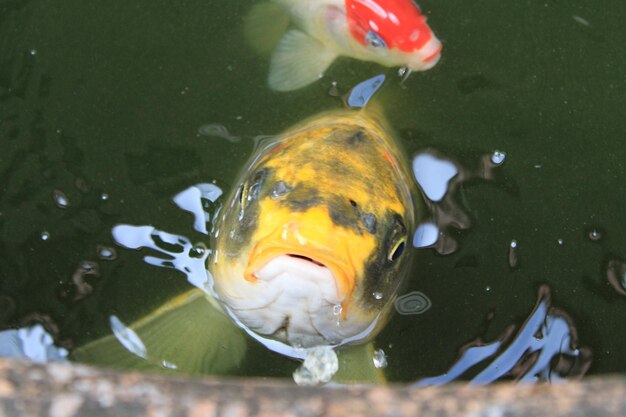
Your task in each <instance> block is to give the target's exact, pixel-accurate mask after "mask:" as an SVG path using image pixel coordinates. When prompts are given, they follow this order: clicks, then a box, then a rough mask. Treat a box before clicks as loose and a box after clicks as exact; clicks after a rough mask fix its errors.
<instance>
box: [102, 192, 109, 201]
mask: <svg viewBox="0 0 626 417" xmlns="http://www.w3.org/2000/svg"><path fill="white" fill-rule="evenodd" d="M108 199H109V195H108V194H107V193H102V194H101V195H100V200H102V201H107V200H108Z"/></svg>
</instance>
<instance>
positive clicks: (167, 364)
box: [70, 290, 246, 374]
mask: <svg viewBox="0 0 626 417" xmlns="http://www.w3.org/2000/svg"><path fill="white" fill-rule="evenodd" d="M129 327H130V329H131V330H132V331H133V332H134V333H135V334H136V335H137V336H138V337H139V339H140V340H141V342H142V344H143V346H144V347H145V352H146V354H145V355H144V356H145V357H141V356H140V355H137V354H133V353H131V352H130V351H129V350H127V349H126V348H125V347H124V346H123V345H122V344H121V343H120V341H119V340H118V339H117V338H116V337H114V336H112V335H111V336H107V337H104V338H102V339H98V340H96V341H94V342H91V343H88V344H87V345H85V346H81V347H79V348H78V349H76V350H74V351H73V352H72V353H71V355H70V359H72V360H74V361H78V362H87V363H92V364H97V365H101V366H109V367H114V368H123V369H139V370H155V371H167V370H169V369H175V370H177V371H182V372H185V373H188V374H200V373H201V374H224V373H227V372H228V371H230V370H232V369H233V368H235V367H237V366H238V365H239V363H240V362H241V361H242V359H243V357H244V354H245V351H246V336H245V334H244V333H243V331H241V329H239V328H238V327H237V326H236V325H235V324H233V323H232V322H231V320H230V319H229V318H228V317H226V315H225V314H224V313H222V312H221V311H220V310H218V309H217V308H215V307H214V306H213V305H212V304H211V303H210V302H209V300H207V298H206V297H205V295H204V294H203V293H202V292H201V291H199V290H192V291H190V292H188V293H186V294H184V295H182V296H179V297H177V299H176V300H175V301H172V302H170V303H168V304H166V305H165V306H163V307H161V308H159V309H157V310H156V311H155V312H153V313H152V314H150V315H149V316H147V317H145V318H144V319H141V320H139V321H137V322H135V323H133V324H131V325H130V326H129Z"/></svg>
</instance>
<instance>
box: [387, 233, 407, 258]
mask: <svg viewBox="0 0 626 417" xmlns="http://www.w3.org/2000/svg"><path fill="white" fill-rule="evenodd" d="M405 245H406V236H402V237H401V238H400V239H399V240H398V241H397V242H396V243H395V244H394V245H393V246H392V247H391V250H390V251H389V254H388V255H387V259H388V260H389V261H390V262H395V261H396V260H397V259H398V258H399V257H400V255H402V252H404V247H405Z"/></svg>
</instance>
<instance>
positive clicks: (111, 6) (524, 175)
mask: <svg viewBox="0 0 626 417" xmlns="http://www.w3.org/2000/svg"><path fill="white" fill-rule="evenodd" d="M251 4H252V2H249V1H234V0H221V1H208V0H186V1H184V0H179V1H154V0H150V1H148V0H135V1H120V0H113V1H109V2H96V1H89V0H81V1H78V0H66V1H63V2H60V1H51V0H29V1H27V0H23V1H15V0H0V145H1V148H0V149H1V152H0V249H1V250H0V293H1V295H2V298H1V299H0V301H1V303H0V308H1V311H0V321H1V325H2V326H3V327H7V326H13V325H18V324H20V323H24V322H26V321H28V320H29V319H32V318H33V317H34V316H33V314H34V313H41V314H45V315H47V316H49V317H50V318H51V319H52V321H53V322H55V323H56V324H57V325H58V326H59V330H60V333H59V335H58V340H59V341H61V342H62V343H66V344H67V345H68V346H69V345H71V344H72V343H73V344H81V343H84V342H86V341H88V340H91V339H93V338H95V337H98V336H101V335H103V334H105V333H106V331H107V317H108V315H109V314H111V313H112V312H115V313H116V314H118V315H120V317H122V318H125V319H126V320H128V321H132V319H134V318H136V317H138V316H139V315H141V314H143V313H145V312H147V311H149V309H150V308H153V307H155V306H157V305H159V304H161V303H163V302H164V301H166V300H167V299H168V297H169V296H170V295H172V294H177V293H180V292H182V291H184V290H185V289H186V288H188V284H187V283H186V281H185V280H184V279H183V278H182V276H180V275H178V274H175V273H172V272H171V271H165V270H160V269H157V268H152V267H148V266H147V265H146V264H144V263H143V262H142V261H141V259H140V256H138V254H137V253H135V252H130V251H125V250H123V249H121V248H118V255H119V256H118V259H117V260H115V261H104V260H98V259H97V256H96V247H97V246H98V245H111V246H112V245H113V242H112V239H111V237H110V230H111V227H112V226H113V225H115V224H117V223H130V224H152V225H154V226H155V227H157V228H160V229H163V230H167V231H169V232H173V233H180V234H183V235H186V236H189V237H191V238H192V240H194V241H197V240H202V239H203V237H202V236H201V235H198V234H196V233H194V232H193V230H192V228H191V225H192V221H191V216H190V215H188V214H186V213H183V212H182V211H181V210H180V209H178V208H176V207H175V206H174V205H173V204H172V202H171V197H172V196H173V195H174V194H176V193H177V192H179V191H181V190H182V189H184V188H186V187H188V186H190V185H192V184H195V183H198V182H210V181H211V180H213V179H215V180H217V181H218V184H219V185H221V186H223V187H224V188H228V187H229V186H230V185H231V182H232V181H233V179H234V177H235V174H236V173H237V172H238V171H239V170H240V169H241V168H242V164H243V163H244V162H245V160H246V158H247V157H248V155H249V154H250V152H251V150H252V149H253V142H252V140H251V139H248V140H246V139H244V140H242V141H241V142H239V143H236V144H232V143H230V142H228V141H225V140H222V139H219V138H209V137H204V136H198V135H197V131H198V128H199V127H200V126H202V125H205V124H208V123H221V124H223V125H225V126H226V127H228V129H229V130H230V131H231V132H233V134H236V135H243V136H247V137H250V138H251V137H253V136H256V135H260V134H274V133H278V132H280V131H281V130H283V129H285V128H286V127H288V126H290V125H291V124H294V123H296V122H297V121H299V120H301V119H303V118H305V117H308V116H311V115H313V114H314V113H316V112H318V111H321V110H324V109H333V108H339V107H340V106H341V104H340V103H339V102H338V100H337V99H335V98H332V97H330V96H328V95H327V90H328V87H329V85H330V83H331V81H333V80H336V81H338V85H339V87H340V88H341V89H342V91H346V90H347V89H348V88H350V87H351V86H352V85H354V84H356V83H357V82H360V81H362V80H364V79H366V78H369V77H371V76H373V75H376V74H378V73H381V72H385V73H386V74H387V75H389V76H390V78H391V81H390V82H388V83H387V85H386V86H385V90H384V91H383V94H382V95H381V97H380V101H381V102H382V103H383V105H384V107H385V110H386V112H387V114H388V116H389V119H390V122H391V124H392V125H393V126H394V127H395V129H396V130H397V131H398V132H399V133H400V134H401V135H402V137H403V140H404V142H405V144H406V148H407V149H408V150H409V151H411V152H416V151H418V150H420V149H422V148H426V147H434V148H436V149H438V150H440V151H442V152H444V153H445V154H446V155H448V156H450V157H453V158H455V159H457V160H458V161H459V162H460V163H461V164H463V165H464V166H466V167H468V168H475V167H476V166H477V165H478V159H479V158H480V156H481V155H483V154H485V153H489V152H491V151H493V150H495V149H499V150H502V151H504V152H506V153H507V160H506V162H505V164H504V166H502V167H501V168H499V170H498V177H497V179H496V180H495V181H493V182H483V181H472V182H469V183H466V184H465V185H464V186H463V187H462V188H461V190H460V192H459V195H458V198H459V200H460V201H462V202H463V205H464V207H465V208H466V210H467V211H468V212H469V214H470V217H471V219H472V223H473V224H472V227H471V228H470V229H469V230H468V231H465V232H460V233H459V234H458V235H459V240H460V243H461V249H460V250H459V251H458V252H457V253H455V254H453V255H450V256H439V255H436V254H434V253H433V252H432V251H430V250H428V251H421V252H419V253H418V259H417V262H418V265H419V270H418V271H417V273H416V276H415V277H414V278H413V279H412V282H411V284H410V289H415V290H420V291H422V292H424V293H426V294H427V295H428V296H429V297H430V299H431V300H432V303H433V307H432V308H431V309H430V310H429V311H428V312H427V313H425V314H423V315H421V316H405V317H398V316H397V317H395V319H394V320H393V321H392V322H391V323H390V325H389V326H388V328H387V329H386V331H385V332H383V334H382V335H381V337H380V338H379V342H378V343H379V345H380V346H382V347H384V348H385V351H386V352H387V355H388V359H389V363H390V365H389V368H388V373H389V375H390V377H391V378H399V379H404V380H410V379H416V378H417V377H419V376H425V375H430V374H437V373H441V372H443V371H445V370H446V369H447V368H448V366H449V365H450V364H451V363H452V361H453V360H454V359H455V357H456V355H457V350H458V348H459V347H460V346H461V345H463V344H465V343H467V342H468V341H470V340H473V339H474V338H475V337H477V336H484V338H485V339H487V340H493V339H494V338H496V337H497V336H498V335H499V334H500V333H501V332H502V331H504V329H505V328H506V326H507V325H509V324H511V323H514V324H517V325H519V324H521V322H522V321H523V320H524V318H525V317H526V316H527V315H528V313H529V312H530V310H531V309H532V306H533V305H534V303H535V300H536V296H537V289H538V287H539V285H540V284H543V283H546V284H549V286H550V287H551V289H552V295H553V304H554V305H556V306H557V307H560V308H562V309H564V310H565V311H566V312H568V313H569V314H570V316H571V317H572V318H573V320H574V322H575V325H576V327H577V329H578V336H579V342H580V345H582V346H587V347H590V348H591V349H592V351H593V354H594V360H593V364H592V367H591V372H595V373H606V372H624V371H626V362H625V361H624V360H623V358H624V357H625V356H626V332H625V331H624V327H623V320H624V317H626V299H624V297H623V296H621V295H619V294H618V293H617V292H616V291H614V290H613V289H612V287H610V286H609V284H608V282H607V279H606V272H605V267H606V262H607V261H608V260H610V259H619V258H620V257H621V258H624V257H626V224H625V223H626V222H625V221H624V220H625V216H626V210H625V209H626V190H625V186H624V183H625V179H626V148H625V146H624V140H625V139H626V121H625V109H626V94H625V93H626V78H625V77H626V54H625V53H624V39H626V26H625V25H624V18H625V17H626V3H625V2H624V1H622V0H605V1H600V2H583V1H579V0H577V1H570V2H555V1H549V2H529V1H522V2H519V1H518V2H501V1H496V0H489V1H484V2H479V3H476V2H465V1H460V0H454V1H445V2H434V1H428V2H426V1H422V2H421V6H422V8H423V9H424V10H426V11H428V12H429V16H430V18H429V19H430V20H429V22H430V24H431V27H433V29H434V30H435V32H436V33H437V34H438V36H439V37H440V38H441V39H442V41H443V43H444V46H445V47H444V56H443V59H442V61H441V62H440V63H439V64H438V65H437V66H436V67H435V68H434V69H433V70H430V71H428V72H426V73H421V74H416V75H412V76H411V77H410V78H409V80H408V81H407V82H406V84H405V85H404V88H402V87H400V86H399V79H398V78H397V76H396V75H395V70H394V69H384V68H382V67H379V66H376V65H373V64H368V63H363V62H357V61H353V60H347V59H346V60H339V61H338V62H336V63H335V65H333V67H332V68H331V69H330V70H329V71H328V73H327V75H326V77H325V78H324V79H323V80H322V81H321V82H318V83H316V84H314V85H312V86H310V87H308V88H305V89H303V90H299V91H296V92H292V93H288V94H280V93H275V92H271V91H269V90H268V88H267V87H266V85H265V77H266V75H267V65H268V60H267V57H262V56H257V55H256V54H255V53H254V52H252V51H251V50H250V49H249V48H248V47H247V46H246V44H245V42H244V39H243V38H242V34H241V18H242V16H243V15H244V14H245V11H246V10H247V9H249V7H250V5H251ZM580 18H582V19H584V20H585V21H586V22H588V25H587V24H585V23H584V22H583V21H581V20H580ZM55 190H61V191H63V192H64V193H65V194H66V195H67V197H68V199H69V201H70V206H69V207H68V208H65V209H62V208H58V207H57V206H56V205H55V202H54V199H53V193H54V191H55ZM103 193H105V194H106V195H108V197H109V198H108V199H107V200H103V199H102V198H101V196H102V194H103ZM594 228H595V229H597V230H599V231H602V238H601V239H600V240H599V241H591V240H590V239H589V238H588V236H587V234H588V232H589V231H590V230H592V229H594ZM43 231H47V232H49V234H50V238H49V239H48V240H46V241H43V240H42V239H41V233H42V232H43ZM512 239H515V240H517V241H518V244H519V259H520V265H519V268H517V269H516V270H514V271H512V270H511V269H510V268H509V266H508V264H507V251H508V245H509V242H510V241H511V240H512ZM558 239H563V241H564V244H563V245H562V246H561V245H559V244H558V243H557V240H558ZM84 260H92V261H98V264H99V267H100V274H99V276H89V277H88V281H89V282H90V283H91V284H92V285H93V287H94V292H93V294H92V295H91V296H90V297H87V298H84V299H81V300H73V293H72V288H73V286H72V284H71V283H72V275H73V273H74V272H75V271H76V269H77V268H78V266H79V265H80V264H81V262H82V261H84ZM487 287H489V290H487ZM489 312H493V313H494V314H495V316H494V319H493V320H492V321H491V323H490V325H489V326H488V329H487V331H485V317H486V315H487V314H488V313H489ZM35 317H37V316H35ZM39 318H41V316H39ZM390 343H391V344H392V346H393V347H391V348H389V347H388V345H389V344H390ZM257 354H258V355H259V357H260V358H261V359H259V360H262V361H263V362H264V363H266V364H267V365H266V366H267V368H268V369H267V370H265V371H256V372H259V373H263V372H267V373H272V372H275V371H271V369H273V368H281V367H287V368H288V367H291V368H293V367H294V365H293V364H291V363H290V362H288V361H287V360H285V359H282V358H280V357H279V356H278V355H274V354H269V353H264V352H262V351H261V350H258V353H257ZM284 363H287V364H288V365H284ZM240 372H241V373H245V372H246V371H245V370H242V371H240ZM276 372H277V371H276Z"/></svg>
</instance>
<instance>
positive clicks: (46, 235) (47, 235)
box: [41, 230, 50, 240]
mask: <svg viewBox="0 0 626 417" xmlns="http://www.w3.org/2000/svg"><path fill="white" fill-rule="evenodd" d="M48 239H50V233H49V232H47V231H45V230H44V231H43V232H41V240H48Z"/></svg>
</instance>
